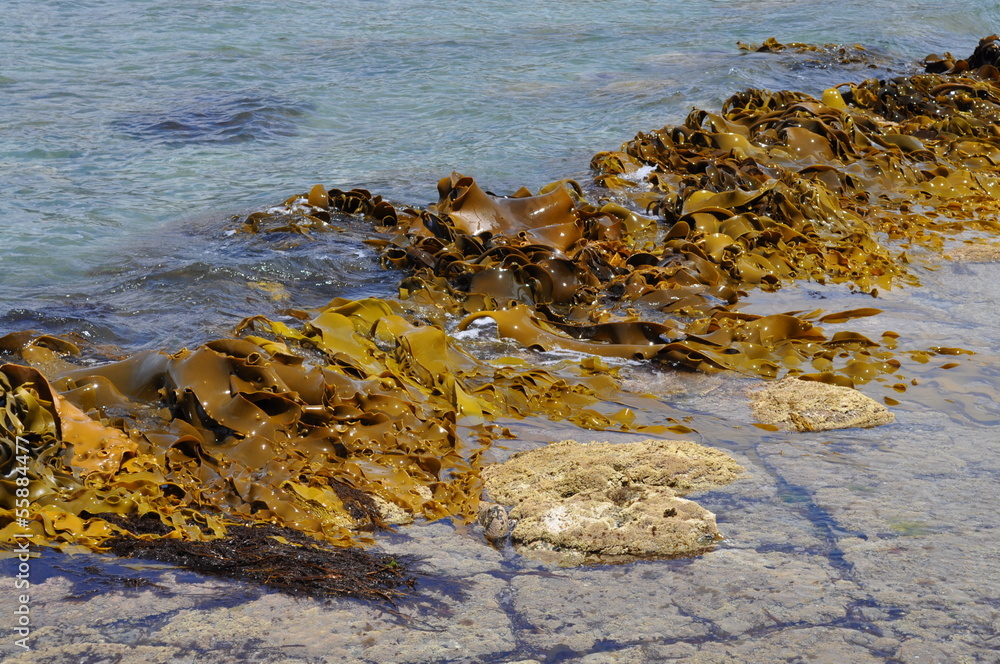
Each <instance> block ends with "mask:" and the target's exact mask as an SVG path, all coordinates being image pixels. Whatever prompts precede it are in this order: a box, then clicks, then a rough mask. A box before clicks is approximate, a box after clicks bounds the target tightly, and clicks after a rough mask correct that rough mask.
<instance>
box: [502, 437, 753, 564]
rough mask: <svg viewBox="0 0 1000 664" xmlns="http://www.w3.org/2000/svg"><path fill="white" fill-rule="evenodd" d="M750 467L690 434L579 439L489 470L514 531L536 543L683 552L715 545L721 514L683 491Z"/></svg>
mask: <svg viewBox="0 0 1000 664" xmlns="http://www.w3.org/2000/svg"><path fill="white" fill-rule="evenodd" d="M742 473H743V468H742V466H740V465H739V464H737V463H736V462H735V461H733V459H732V458H730V457H729V456H728V455H726V454H725V453H723V452H721V451H719V450H715V449H712V448H708V447H704V446H702V445H698V444H696V443H691V442H687V441H668V440H646V441H642V442H635V443H578V442H576V441H572V440H565V441H562V442H560V443H554V444H552V445H548V446H546V447H542V448H539V449H536V450H530V451H527V452H520V453H518V454H515V455H514V456H512V457H511V458H510V459H509V460H508V461H506V462H504V463H502V464H498V465H496V466H492V467H490V468H487V469H486V470H485V471H483V483H484V486H485V488H486V490H487V491H488V492H489V494H490V496H491V498H493V499H494V500H496V501H498V502H501V503H504V504H507V505H514V508H513V509H512V510H511V512H510V517H511V518H512V519H513V520H515V522H516V525H515V526H514V528H513V530H512V532H511V538H512V540H513V541H514V542H515V543H516V544H521V545H524V546H526V547H528V548H531V549H546V548H557V549H569V550H574V551H578V552H583V553H596V554H602V555H640V556H641V555H645V556H649V555H657V556H662V555H678V554H686V553H694V552H697V551H700V550H703V549H705V548H706V547H708V546H711V545H712V544H714V543H715V542H716V541H718V540H719V539H722V536H721V535H720V534H719V531H718V527H717V526H716V522H715V515H714V514H713V513H712V512H709V511H708V510H706V509H704V508H702V507H700V506H699V505H697V504H696V503H694V502H693V501H690V500H686V499H684V498H681V497H680V495H682V494H684V493H687V492H690V491H696V490H704V489H708V488H712V487H715V486H721V485H724V484H728V483H729V482H731V481H733V480H734V479H735V478H737V477H739V476H740V475H741V474H742Z"/></svg>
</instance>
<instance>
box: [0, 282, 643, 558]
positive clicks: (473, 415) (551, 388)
mask: <svg viewBox="0 0 1000 664" xmlns="http://www.w3.org/2000/svg"><path fill="white" fill-rule="evenodd" d="M300 313H301V314H302V315H305V316H307V318H308V320H306V321H305V322H304V323H303V324H301V325H299V326H294V327H293V326H290V325H288V324H287V323H283V322H279V321H271V320H268V319H265V318H263V317H252V318H249V319H247V320H246V321H244V322H243V323H242V324H241V325H240V326H239V327H238V330H237V332H238V334H240V335H242V336H238V337H233V338H230V339H219V340H216V341H212V342H209V343H207V344H205V345H203V346H201V347H199V348H196V349H194V350H183V351H181V352H179V353H175V354H172V355H167V354H164V353H154V352H143V353H138V354H136V355H134V356H132V357H130V358H129V359H127V360H124V361H121V362H115V363H111V364H106V365H102V366H98V367H90V368H75V369H73V370H69V371H66V370H63V371H62V372H61V373H59V374H58V375H57V376H56V377H55V380H54V382H53V383H52V384H51V385H50V383H49V382H48V381H47V380H46V379H45V378H44V377H43V376H42V375H41V374H40V373H39V372H38V371H37V370H36V369H33V368H28V367H23V366H18V365H13V364H8V365H5V366H4V367H2V369H0V376H2V378H0V380H2V381H4V382H2V383H0V398H2V399H3V402H2V403H4V405H5V407H6V412H7V417H6V420H5V431H4V434H5V435H4V441H5V442H6V441H8V440H9V441H10V446H9V448H8V447H5V448H4V450H3V451H4V452H5V454H6V457H5V463H6V464H7V465H8V466H12V464H13V456H14V455H15V450H14V447H15V441H16V440H21V439H23V440H25V441H27V442H26V443H25V444H26V445H30V446H31V449H32V450H33V453H34V454H35V456H36V457H37V458H36V459H35V460H34V461H33V462H32V463H33V465H32V466H31V468H32V474H31V477H30V478H29V480H30V482H31V486H32V492H33V494H32V500H31V504H32V508H31V510H30V512H29V513H26V514H25V517H24V518H25V520H26V521H27V524H28V528H29V530H30V531H31V533H32V534H33V536H34V537H35V541H36V542H38V543H40V542H48V543H50V544H52V545H60V544H61V543H64V542H65V541H66V540H65V539H64V538H63V537H62V535H61V533H62V532H64V531H66V530H72V529H73V528H75V527H80V528H85V529H89V530H88V532H89V533H90V535H88V538H89V539H87V540H86V541H85V542H83V541H80V543H85V544H87V545H88V546H95V547H98V546H101V538H102V537H107V536H110V535H111V534H112V533H113V531H114V529H113V528H110V527H109V526H108V524H107V523H105V522H102V521H101V520H100V519H95V518H92V515H95V514H99V513H104V512H114V513H139V514H155V515H156V516H157V518H158V519H159V520H160V521H161V522H162V523H163V524H164V525H165V527H167V528H168V529H169V530H170V531H171V532H173V533H174V535H173V537H180V538H182V539H186V540H192V541H198V540H206V539H213V538H217V537H219V536H222V535H224V534H225V533H226V532H228V531H227V526H226V519H239V520H242V521H245V522H247V523H260V522H267V523H274V524H279V525H282V526H285V527H290V528H294V529H297V530H300V531H302V532H307V533H310V534H311V535H313V536H314V537H316V538H318V539H322V540H325V541H326V542H328V543H330V544H334V545H338V546H349V545H353V544H357V543H363V542H366V541H370V538H369V537H368V536H366V535H364V533H366V532H370V531H372V530H375V529H377V528H380V527H385V526H387V525H389V524H391V523H399V522H407V521H411V520H413V519H414V518H416V517H424V518H428V519H435V518H441V517H447V516H451V517H456V518H459V519H462V520H471V519H472V518H474V516H475V514H476V508H477V504H478V500H479V492H480V482H479V467H480V462H479V454H480V452H481V451H482V449H484V447H485V446H488V445H489V443H490V442H491V441H492V440H493V439H494V438H496V437H497V436H499V435H503V432H502V431H500V430H499V429H497V428H496V427H494V426H492V425H491V424H489V422H490V421H492V420H495V419H497V418H500V417H526V416H528V415H534V414H544V415H546V416H548V417H551V418H553V419H566V420H569V421H572V422H575V423H577V424H579V425H581V426H588V427H592V428H609V427H629V426H630V425H631V421H632V417H634V416H628V415H620V416H619V415H616V414H615V412H616V411H618V410H620V406H617V405H616V404H613V403H608V404H606V405H607V407H602V403H603V402H604V400H605V399H607V398H608V397H609V396H610V395H612V394H613V393H614V390H615V383H614V381H613V380H612V379H611V378H609V377H608V376H607V375H603V374H601V373H599V372H589V371H587V370H586V368H585V367H582V366H579V365H577V369H576V370H574V371H558V370H555V369H553V370H544V369H540V368H527V367H523V368H522V367H516V366H510V365H509V364H505V363H502V362H501V363H491V362H485V361H482V360H478V359H476V358H474V357H473V356H471V355H469V354H468V353H466V352H464V351H463V350H462V349H461V348H459V347H458V346H457V345H456V344H455V343H454V342H453V341H452V340H451V339H449V337H448V336H447V334H446V333H445V332H444V330H443V329H441V328H439V327H436V326H433V325H426V324H424V325H418V324H415V323H414V322H411V320H409V319H408V318H407V317H406V316H405V315H404V313H405V312H404V310H403V308H402V307H400V306H399V305H398V304H394V303H389V302H386V301H382V300H375V299H367V300H360V301H353V300H342V299H337V300H334V301H333V302H331V303H330V304H329V305H328V306H327V307H324V308H322V309H320V310H318V311H314V312H312V313H311V314H307V313H306V312H300ZM25 347H26V348H28V351H29V352H28V353H27V355H28V356H29V357H32V356H34V354H35V351H34V350H33V348H34V347H33V346H31V345H30V344H26V346H25ZM6 470H8V473H9V472H12V471H10V469H6ZM14 482H15V479H14V478H13V477H11V476H10V475H9V474H8V475H7V478H6V479H3V480H0V490H3V491H4V492H5V494H4V498H5V502H4V506H8V505H9V506H10V507H13V506H14V498H15V491H16V489H15V483H14ZM14 515H15V513H14V511H13V510H10V509H7V510H2V511H0V527H4V526H6V527H7V529H5V530H4V531H0V533H6V534H8V535H9V534H10V533H12V532H13V530H14V529H16V528H17V525H16V523H15V519H14ZM64 522H65V523H66V524H68V525H67V526H66V527H63V526H62V525H61V524H63V523H64ZM78 541H79V540H78Z"/></svg>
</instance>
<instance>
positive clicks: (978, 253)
mask: <svg viewBox="0 0 1000 664" xmlns="http://www.w3.org/2000/svg"><path fill="white" fill-rule="evenodd" d="M945 256H946V257H947V258H950V259H951V260H953V261H960V262H962V263H998V262H1000V245H997V244H988V243H980V244H958V245H955V246H953V247H949V248H948V249H947V250H946V252H945Z"/></svg>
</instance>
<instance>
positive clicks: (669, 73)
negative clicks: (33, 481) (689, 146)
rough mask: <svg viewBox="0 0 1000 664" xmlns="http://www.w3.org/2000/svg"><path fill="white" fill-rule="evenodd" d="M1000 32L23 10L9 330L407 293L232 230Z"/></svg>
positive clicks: (834, 79)
mask: <svg viewBox="0 0 1000 664" xmlns="http://www.w3.org/2000/svg"><path fill="white" fill-rule="evenodd" d="M998 18H1000V5H998V4H997V3H984V2H975V1H973V0H961V1H958V2H953V3H950V4H947V5H940V4H939V3H931V2H927V1H924V0H920V1H912V0H911V1H904V2H891V3H890V2H884V1H882V0H877V1H875V2H861V1H858V0H850V1H847V2H838V3H829V2H822V3H820V2H811V1H809V2H795V3H792V2H785V1H782V0H768V1H766V2H752V3H748V2H731V1H721V0H717V1H710V2H706V1H699V2H671V3H663V2H652V1H649V0H621V1H618V2H613V3H612V2H601V1H597V0H589V1H588V0H581V1H576V2H572V3H567V2H553V1H549V0H542V1H540V2H533V3H530V4H529V5H522V4H519V3H510V2H499V1H496V0H487V1H485V2H478V3H473V4H469V5H465V6H456V5H454V4H449V3H439V2H414V1H409V0H407V1H405V2H404V1H402V0H387V1H384V2H378V3H376V2H370V1H364V0H351V1H347V2H338V3H327V2H309V1H296V0H285V1H284V2H276V3H258V2H251V3H234V2H222V1H219V0H207V1H206V0H197V1H195V0H177V1H174V2H170V3H166V2H144V3H134V2H128V1H126V0H83V1H77V2H56V1H53V2H46V3H38V2H29V1H28V0H6V1H5V2H4V4H3V12H2V15H0V28H2V30H3V35H4V38H3V40H2V41H0V183H2V188H0V191H2V192H3V194H2V195H3V199H4V205H3V210H4V218H3V224H2V226H0V261H2V262H0V333H2V332H7V331H11V330H19V329H25V328H35V329H40V330H45V331H55V332H59V331H70V330H85V331H88V333H89V334H91V335H93V336H95V337H97V338H100V339H105V340H108V341H113V342H115V343H117V344H119V345H123V346H126V347H132V348H135V347H142V346H147V347H160V346H163V345H187V344H191V343H196V342H197V341H199V340H202V339H203V338H204V337H205V336H206V335H210V334H213V333H217V332H218V331H220V330H222V329H224V328H225V327H226V326H228V325H231V324H232V323H234V322H236V321H237V320H239V319H240V318H242V317H243V316H245V315H248V314H252V313H261V312H266V311H267V310H268V307H271V306H273V305H272V304H271V303H270V302H269V300H268V298H267V297H266V296H264V295H262V294H260V293H258V292H257V291H253V290H252V289H251V290H250V291H249V292H248V289H247V288H246V286H245V282H246V281H255V280H270V281H280V282H282V283H285V284H286V286H288V287H289V289H290V292H291V293H292V295H293V297H298V298H300V299H302V300H304V302H301V304H309V303H311V302H312V301H325V300H327V299H329V298H330V297H333V296H336V295H348V296H350V295H352V294H357V293H359V292H363V291H366V290H367V291H374V292H375V293H376V294H378V293H390V292H392V284H393V283H394V278H393V277H387V276H385V275H380V274H378V273H377V271H376V270H375V268H376V266H375V263H374V261H373V260H372V259H371V258H370V257H366V256H365V252H364V245H362V244H361V240H362V239H363V237H364V229H348V231H346V233H345V234H344V236H343V237H342V238H341V237H338V238H337V240H338V241H337V242H330V241H329V240H327V241H324V242H320V243H315V244H314V246H309V247H300V248H298V249H296V250H294V251H290V252H280V251H274V249H273V248H269V247H265V246H263V245H259V246H258V245H254V244H253V243H252V242H246V241H244V242H240V241H232V240H230V239H229V238H227V237H226V236H225V235H224V233H223V230H222V226H221V224H220V222H221V221H222V220H224V219H225V218H226V215H227V214H231V213H233V212H235V211H239V210H241V209H246V208H248V207H253V206H261V205H265V204H270V203H274V202H277V201H280V200H283V199H284V198H286V197H287V196H289V195H291V194H293V193H296V192H300V191H304V190H306V189H307V188H308V187H309V186H311V185H312V184H314V183H316V182H322V183H324V184H326V185H328V186H336V187H340V188H350V187H357V186H360V187H366V188H369V189H371V190H373V191H376V192H379V193H382V194H383V195H386V196H387V197H389V198H390V199H392V200H394V201H397V202H404V203H408V204H414V205H423V204H426V203H428V202H431V201H432V200H433V199H435V198H436V193H435V189H434V185H435V183H436V181H437V180H438V179H439V178H440V177H443V176H445V175H447V174H448V173H450V172H451V171H452V170H458V171H460V172H463V173H465V174H469V175H473V176H475V177H476V178H477V179H478V180H479V181H480V182H481V183H483V184H484V186H486V187H487V188H488V189H491V190H493V191H496V192H498V193H508V192H510V191H513V190H514V189H516V188H518V187H520V186H521V185H526V186H528V187H529V188H532V189H537V188H538V187H539V186H541V185H543V184H545V183H547V182H549V181H552V180H556V179H560V178H564V177H579V178H585V177H586V174H587V167H588V162H589V158H590V156H591V155H593V154H594V153H595V152H597V151H599V150H604V149H615V148H616V147H617V146H618V145H620V143H621V142H622V141H624V140H627V139H629V138H631V137H632V136H633V135H634V134H635V132H637V131H641V130H647V129H652V128H657V127H660V126H663V125H664V124H667V123H670V122H677V121H680V120H681V119H683V117H684V115H685V114H686V113H687V111H688V109H689V108H690V107H691V106H693V105H698V106H702V107H706V108H717V107H718V105H719V103H720V102H721V101H722V100H723V99H725V98H726V97H727V96H729V95H730V94H732V93H733V92H736V91H738V90H740V89H743V88H746V87H751V86H755V87H767V88H771V89H777V88H792V89H800V90H805V91H809V92H819V91H821V90H822V89H824V88H825V87H828V86H829V85H832V84H836V83H840V82H843V81H845V80H858V79H861V78H864V77H867V76H871V75H886V74H887V73H892V72H896V71H905V70H907V68H909V67H911V66H912V63H913V62H914V61H915V60H917V59H919V58H921V57H923V56H924V55H926V54H927V53H930V52H934V51H937V52H940V51H944V50H951V51H953V52H955V53H956V54H960V55H965V54H967V53H969V52H971V50H972V48H973V46H974V45H975V43H976V41H977V40H978V38H980V37H982V36H984V33H985V32H988V29H986V28H984V27H983V26H991V25H996V24H997V22H998V21H997V19H998ZM770 36H774V37H776V38H778V39H779V40H781V41H806V42H813V43H828V42H836V43H856V42H857V43H862V44H864V45H865V46H866V47H868V48H870V49H871V50H872V51H873V59H874V61H875V62H876V63H877V64H878V66H879V68H878V69H875V70H873V69H869V68H866V67H864V66H860V65H852V66H847V67H840V66H837V67H817V66H809V65H807V64H805V63H804V62H803V61H802V58H801V57H797V56H794V55H788V56H785V55H781V56H773V55H772V56H763V55H749V54H744V53H741V52H740V51H739V50H738V49H737V47H736V42H737V41H738V40H743V41H748V42H760V41H763V40H764V39H765V38H767V37H770ZM341 239H343V240H346V241H343V242H342V241H340V240H341ZM344 247H346V248H347V249H346V251H345V250H344ZM261 310H263V311H261Z"/></svg>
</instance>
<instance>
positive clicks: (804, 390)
mask: <svg viewBox="0 0 1000 664" xmlns="http://www.w3.org/2000/svg"><path fill="white" fill-rule="evenodd" d="M750 398H751V405H752V408H753V416H754V417H756V418H757V419H758V420H759V421H760V422H763V423H764V424H777V425H779V426H784V427H787V428H790V429H796V430H798V431H829V430H831V429H850V428H853V427H865V428H869V427H877V426H879V425H881V424H889V423H891V422H894V421H895V420H896V416H895V415H893V414H892V413H891V412H890V411H889V410H888V409H887V408H886V407H885V406H883V405H882V404H880V403H878V402H877V401H875V400H873V399H871V398H870V397H866V396H865V395H863V394H861V393H860V392H858V391H857V390H855V389H853V388H850V387H841V386H839V385H829V384H827V383H820V382H818V381H811V380H799V379H798V378H783V379H781V380H776V381H774V382H773V383H769V384H768V385H767V386H766V387H764V388H763V389H760V390H757V391H755V392H751V393H750Z"/></svg>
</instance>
